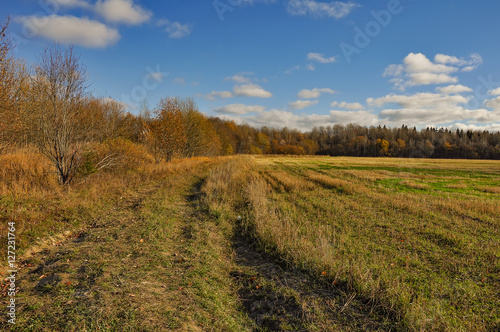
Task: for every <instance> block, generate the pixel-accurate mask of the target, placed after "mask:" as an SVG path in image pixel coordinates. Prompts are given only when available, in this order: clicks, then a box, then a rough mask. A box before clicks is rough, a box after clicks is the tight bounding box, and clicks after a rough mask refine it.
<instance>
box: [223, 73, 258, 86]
mask: <svg viewBox="0 0 500 332" xmlns="http://www.w3.org/2000/svg"><path fill="white" fill-rule="evenodd" d="M224 80H225V81H233V82H235V83H238V84H248V83H252V80H251V79H250V78H249V77H246V76H245V75H244V74H236V75H233V76H228V77H226V78H225V79H224Z"/></svg>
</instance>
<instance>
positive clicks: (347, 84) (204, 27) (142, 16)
mask: <svg viewBox="0 0 500 332" xmlns="http://www.w3.org/2000/svg"><path fill="white" fill-rule="evenodd" d="M0 1H2V6H1V8H0V19H1V20H5V18H6V17H7V16H10V17H11V18H12V21H11V26H10V33H11V36H12V38H13V39H14V41H15V44H16V45H17V47H16V49H15V55H16V56H17V57H20V58H23V59H25V60H26V61H27V62H28V63H36V61H37V60H38V59H39V57H40V54H41V53H42V52H43V50H44V49H45V48H46V47H48V46H51V45H53V44H54V42H59V43H61V44H63V45H74V49H75V51H76V53H77V54H78V55H79V56H80V57H81V61H82V62H83V63H84V64H85V65H86V66H87V71H88V74H89V82H90V83H91V86H90V88H89V90H90V91H91V92H92V93H93V94H94V95H96V96H99V97H103V98H113V99H115V100H117V101H119V102H122V103H124V105H125V107H126V108H127V110H129V111H130V112H132V113H136V114H137V113H138V112H139V109H140V107H141V105H142V104H144V101H145V102H146V103H147V105H149V107H150V108H151V109H154V108H155V107H156V105H157V104H158V102H159V101H160V99H161V98H164V97H167V96H169V97H175V96H179V97H193V98H194V99H195V100H196V102H197V104H198V106H199V109H200V111H201V112H203V113H205V114H207V115H213V116H218V117H221V118H224V119H232V120H235V121H236V122H238V123H247V124H249V125H252V126H256V127H260V126H268V127H277V128H280V127H283V126H287V127H289V128H297V129H300V130H310V129H311V128H313V127H315V126H316V127H319V126H327V125H334V124H337V123H339V124H348V123H354V124H359V125H363V126H378V125H386V126H391V127H394V126H401V125H403V124H404V125H407V126H410V127H413V126H415V127H417V128H425V127H428V126H432V127H445V128H450V129H453V130H454V129H457V128H458V129H477V130H484V129H486V130H490V131H500V34H499V33H498V32H500V20H499V19H498V13H499V12H500V2H499V1H498V0H483V1H480V2H477V1H470V0H442V1H435V0H364V1H362V0H353V1H346V2H340V1H333V2H331V1H320V0H208V1H207V0H204V1H202V0H164V1H158V0H16V1H14V0H0Z"/></svg>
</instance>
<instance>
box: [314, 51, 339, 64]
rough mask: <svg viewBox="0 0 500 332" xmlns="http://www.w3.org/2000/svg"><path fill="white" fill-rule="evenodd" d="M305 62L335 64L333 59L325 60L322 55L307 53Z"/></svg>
mask: <svg viewBox="0 0 500 332" xmlns="http://www.w3.org/2000/svg"><path fill="white" fill-rule="evenodd" d="M307 60H311V61H317V62H319V63H332V62H335V60H336V59H335V57H334V56H332V57H329V58H325V56H324V55H323V53H307Z"/></svg>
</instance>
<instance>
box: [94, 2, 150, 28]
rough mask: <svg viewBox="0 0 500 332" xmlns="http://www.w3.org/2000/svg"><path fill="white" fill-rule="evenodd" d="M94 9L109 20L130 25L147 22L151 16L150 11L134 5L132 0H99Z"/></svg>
mask: <svg viewBox="0 0 500 332" xmlns="http://www.w3.org/2000/svg"><path fill="white" fill-rule="evenodd" d="M95 11H96V12H97V13H99V14H100V15H101V16H102V17H104V18H105V19H106V20H107V21H109V22H113V23H125V24H130V25H138V24H141V23H144V22H147V21H149V20H150V19H151V17H152V13H151V11H149V10H146V9H144V8H142V7H141V6H139V5H135V4H134V2H133V1H132V0H104V1H103V0H99V1H98V2H97V3H96V4H95Z"/></svg>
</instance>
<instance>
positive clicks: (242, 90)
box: [233, 84, 273, 98]
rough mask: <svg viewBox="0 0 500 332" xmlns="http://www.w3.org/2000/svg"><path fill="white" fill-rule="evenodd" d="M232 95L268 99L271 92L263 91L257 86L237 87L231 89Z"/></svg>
mask: <svg viewBox="0 0 500 332" xmlns="http://www.w3.org/2000/svg"><path fill="white" fill-rule="evenodd" d="M233 93H234V95H235V96H237V97H256V98H270V97H272V96H273V94H272V93H271V92H269V91H266V90H264V88H262V87H261V86H260V85H258V84H243V85H237V86H235V87H234V88H233Z"/></svg>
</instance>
